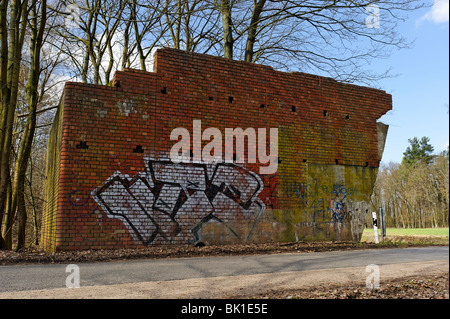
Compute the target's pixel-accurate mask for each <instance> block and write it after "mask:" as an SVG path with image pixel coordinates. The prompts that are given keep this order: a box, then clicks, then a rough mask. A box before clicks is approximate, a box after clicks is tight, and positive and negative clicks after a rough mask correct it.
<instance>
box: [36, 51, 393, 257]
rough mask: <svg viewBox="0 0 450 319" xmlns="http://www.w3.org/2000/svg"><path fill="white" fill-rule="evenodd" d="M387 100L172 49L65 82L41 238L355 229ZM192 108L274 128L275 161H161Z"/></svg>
mask: <svg viewBox="0 0 450 319" xmlns="http://www.w3.org/2000/svg"><path fill="white" fill-rule="evenodd" d="M391 108H392V99H391V96H390V95H388V94H386V93H385V92H383V91H379V90H375V89H371V88H365V87H361V86H355V85H348V84H342V83H338V82H336V81H334V80H332V79H329V78H324V77H319V76H315V75H309V74H303V73H282V72H277V71H274V70H273V69H272V68H270V67H267V66H261V65H254V64H248V63H244V62H236V61H229V60H226V59H222V58H217V57H212V56H207V55H200V54H191V53H184V52H181V51H177V50H172V49H162V50H158V52H157V55H156V62H155V72H154V73H149V72H143V71H137V70H125V71H123V72H117V73H116V75H115V80H114V86H113V87H105V86H96V85H88V84H80V83H67V84H66V86H65V91H64V98H63V100H62V103H61V110H60V112H59V115H58V117H57V120H56V122H55V123H57V124H55V126H54V128H53V130H52V139H51V141H50V145H49V150H50V151H49V155H48V170H47V173H48V179H47V188H46V189H47V195H46V196H47V200H48V201H49V205H47V208H46V210H45V212H44V216H43V221H44V225H45V227H43V231H42V236H43V244H44V246H45V247H46V248H47V249H49V250H58V249H60V250H65V249H88V248H89V249H104V248H122V247H139V246H142V245H154V244H171V243H197V242H204V243H226V242H236V241H241V242H247V241H280V240H284V241H286V240H300V239H311V240H325V239H337V240H339V239H341V240H343V239H351V238H353V239H355V238H356V239H357V238H358V234H357V233H358V232H359V230H358V229H360V227H361V225H360V224H361V223H362V219H363V217H364V214H365V213H366V210H367V209H368V208H367V207H368V205H367V203H368V201H369V198H370V196H371V193H372V188H373V183H374V181H375V178H376V174H377V168H378V166H379V162H380V154H379V152H378V143H379V141H378V130H377V119H379V118H380V117H381V116H382V115H383V114H385V113H386V112H387V111H389V110H390V109H391ZM194 120H201V121H202V123H201V124H202V130H205V129H206V128H209V127H215V128H218V129H219V130H220V131H221V132H222V134H223V135H225V129H226V128H237V127H241V128H243V129H244V130H245V129H246V128H248V127H252V128H255V129H256V130H257V129H258V128H267V135H269V128H278V130H279V141H278V145H279V160H280V163H279V164H278V171H277V173H276V174H273V175H261V174H259V169H260V164H242V165H241V164H218V165H212V164H206V163H197V164H179V165H175V164H172V163H170V162H168V160H169V152H170V150H171V148H172V146H173V145H174V144H175V143H176V141H171V140H170V133H171V132H172V130H173V129H175V128H178V127H184V128H186V129H188V130H189V131H190V132H191V137H192V132H193V121H194ZM208 142H209V141H203V142H202V146H205V145H206V144H208ZM267 148H268V146H267ZM224 153H225V151H224ZM245 155H246V156H247V154H245Z"/></svg>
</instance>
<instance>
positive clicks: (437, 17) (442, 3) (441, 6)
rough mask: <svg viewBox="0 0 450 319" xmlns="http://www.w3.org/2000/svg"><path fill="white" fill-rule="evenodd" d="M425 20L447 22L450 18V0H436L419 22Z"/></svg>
mask: <svg viewBox="0 0 450 319" xmlns="http://www.w3.org/2000/svg"><path fill="white" fill-rule="evenodd" d="M424 20H428V21H433V22H434V23H446V22H448V20H449V0H434V3H433V7H432V8H431V10H430V11H428V12H427V13H426V14H425V15H424V16H423V17H421V18H420V19H419V20H418V22H422V21H424Z"/></svg>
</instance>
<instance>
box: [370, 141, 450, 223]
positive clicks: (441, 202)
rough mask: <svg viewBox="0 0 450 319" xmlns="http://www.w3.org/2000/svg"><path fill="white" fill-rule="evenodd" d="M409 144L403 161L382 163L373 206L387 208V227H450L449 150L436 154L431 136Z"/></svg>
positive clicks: (375, 209)
mask: <svg viewBox="0 0 450 319" xmlns="http://www.w3.org/2000/svg"><path fill="white" fill-rule="evenodd" d="M409 143H410V146H408V148H407V149H406V151H405V152H404V154H403V155H404V157H403V160H402V163H392V162H391V163H388V164H383V165H382V166H381V168H380V170H379V173H378V177H377V181H376V184H375V188H374V193H373V195H372V209H373V210H374V211H376V212H379V210H380V208H382V209H383V210H384V213H385V216H386V217H385V222H386V227H394V228H436V227H448V217H449V216H448V211H449V207H448V205H449V150H448V148H447V150H446V151H443V152H442V153H440V154H433V152H434V147H433V146H432V145H431V144H430V140H429V138H428V137H423V138H421V139H420V140H419V139H418V138H416V137H415V138H412V139H410V140H409Z"/></svg>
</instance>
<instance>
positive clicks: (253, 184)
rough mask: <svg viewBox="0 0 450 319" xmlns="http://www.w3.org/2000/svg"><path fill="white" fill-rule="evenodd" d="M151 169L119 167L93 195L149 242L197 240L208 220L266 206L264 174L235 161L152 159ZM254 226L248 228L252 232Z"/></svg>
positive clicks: (254, 214) (251, 213)
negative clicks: (124, 169) (124, 170)
mask: <svg viewBox="0 0 450 319" xmlns="http://www.w3.org/2000/svg"><path fill="white" fill-rule="evenodd" d="M146 162H147V170H146V172H145V173H140V174H138V175H136V176H134V177H129V176H128V175H122V174H121V173H120V172H116V173H115V174H114V175H112V176H111V177H110V178H109V179H108V180H106V182H105V184H104V185H103V186H101V187H99V188H97V189H95V190H94V191H92V193H91V196H92V197H93V198H94V199H95V201H96V202H97V203H98V205H99V206H100V207H101V208H102V209H103V211H104V212H105V213H106V215H107V216H108V217H109V218H118V219H120V220H122V221H123V223H124V225H125V226H126V227H127V229H128V230H129V232H130V234H131V235H132V237H133V239H134V240H135V241H136V242H138V243H141V244H143V245H150V244H152V243H155V242H157V241H161V240H162V241H169V242H171V241H174V240H176V239H178V240H184V239H186V241H187V242H189V243H193V244H196V243H198V242H199V241H200V240H201V238H200V236H199V231H200V230H201V228H202V225H203V224H205V223H207V222H209V221H210V220H215V221H216V222H218V223H223V224H225V225H226V226H227V227H228V228H229V229H230V231H231V232H232V233H233V234H234V235H235V236H237V237H238V235H237V234H236V233H235V232H234V231H233V229H232V228H231V226H230V225H229V223H230V222H231V221H235V220H242V219H245V220H252V221H253V226H255V225H256V222H257V220H258V218H259V216H260V215H261V213H262V212H263V211H264V210H265V205H264V204H263V203H262V201H261V200H260V199H259V198H258V195H259V194H260V193H261V191H262V189H263V183H262V181H261V179H260V178H259V176H258V175H256V174H255V173H253V172H251V171H249V170H248V169H246V168H244V167H240V166H237V165H235V164H230V163H219V164H186V163H181V164H174V163H173V162H170V161H156V160H146ZM252 232H253V228H252V229H251V230H250V231H249V233H248V234H247V239H249V238H250V237H251V236H252Z"/></svg>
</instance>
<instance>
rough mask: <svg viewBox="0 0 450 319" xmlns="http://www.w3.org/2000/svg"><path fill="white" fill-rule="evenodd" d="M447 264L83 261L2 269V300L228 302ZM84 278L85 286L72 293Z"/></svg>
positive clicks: (287, 258) (297, 258) (382, 252)
mask: <svg viewBox="0 0 450 319" xmlns="http://www.w3.org/2000/svg"><path fill="white" fill-rule="evenodd" d="M448 259H449V248H448V246H446V247H421V248H405V249H375V250H356V251H333V252H320V253H287V254H273V255H253V256H222V257H198V258H197V257H196V258H180V259H156V260H129V261H114V262H98V263H80V264H78V265H76V267H75V268H77V269H76V270H75V271H74V270H73V269H74V268H73V267H72V268H70V267H69V268H67V266H68V265H63V264H43V265H36V264H35V265H13V266H0V298H22V297H23V298H47V297H48V298H134V297H137V298H146V297H148V298H155V297H161V298H178V297H182V298H186V297H196V298H197V297H199V298H202V297H206V298H207V297H208V296H213V297H223V296H226V295H227V294H230V293H232V292H233V291H235V290H236V289H238V290H243V289H250V287H254V288H255V289H269V288H270V287H281V286H283V287H287V286H296V287H298V286H299V285H305V284H310V285H320V284H325V283H329V282H330V281H331V282H333V283H334V282H336V283H339V282H340V283H342V282H345V281H346V280H347V281H348V280H358V281H360V282H362V283H364V282H365V279H366V278H367V276H368V275H369V273H367V272H366V271H368V270H367V268H366V267H367V266H368V265H376V266H377V267H379V268H380V277H381V280H383V279H389V278H395V277H396V276H397V277H399V276H407V275H413V274H415V275H417V274H420V273H423V274H425V273H427V272H433V271H442V269H445V268H446V269H447V271H448ZM77 273H79V285H80V286H81V288H80V289H67V284H69V285H71V284H74V283H76V280H73V277H72V276H74V275H76V274H77ZM68 278H69V279H68Z"/></svg>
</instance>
